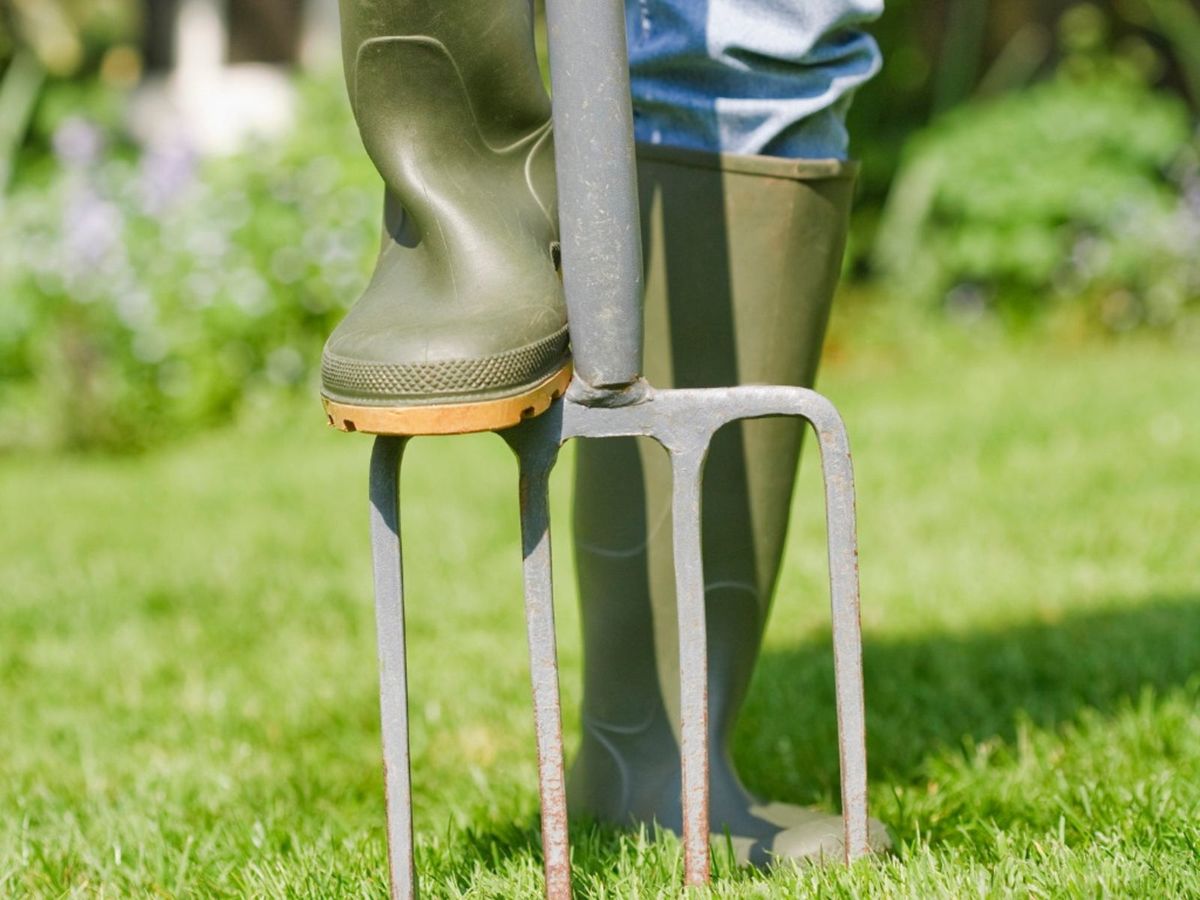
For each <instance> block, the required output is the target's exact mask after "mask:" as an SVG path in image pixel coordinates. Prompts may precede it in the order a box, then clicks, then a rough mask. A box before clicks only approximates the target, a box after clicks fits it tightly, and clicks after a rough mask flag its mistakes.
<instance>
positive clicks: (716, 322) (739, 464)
mask: <svg viewBox="0 0 1200 900" xmlns="http://www.w3.org/2000/svg"><path fill="white" fill-rule="evenodd" d="M852 174H853V170H852V167H851V166H850V165H848V164H845V163H839V162H834V161H815V162H814V161H797V160H785V159H777V158H768V157H748V156H733V155H728V154H722V155H716V154H703V153H696V152H691V151H680V150H671V149H664V148H657V147H656V148H650V147H642V148H639V181H640V195H641V202H642V207H643V210H642V218H643V228H642V234H643V236H644V237H643V240H644V241H645V243H646V254H645V256H646V269H647V271H646V375H647V377H648V378H649V380H650V382H651V384H653V385H655V386H656V387H689V388H692V387H717V386H727V385H735V384H748V383H761V384H788V385H801V386H810V385H811V384H812V383H813V378H814V375H815V373H816V368H817V361H818V358H819V356H820V350H821V342H822V338H823V335H824V332H825V325H826V321H827V318H828V313H829V307H830V300H831V297H832V295H833V290H834V285H835V282H836V280H837V276H838V272H839V268H840V265H841V259H842V252H843V248H844V244H845V235H846V225H847V218H848V211H849V206H850V198H851V188H852ZM804 427H806V426H804V425H803V423H801V422H800V421H799V420H796V419H770V420H759V421H754V422H747V423H743V424H737V425H733V426H730V427H727V428H726V429H723V430H722V431H721V432H720V433H719V434H718V435H717V437H716V439H715V440H714V443H713V445H712V448H711V452H710V453H709V456H708V462H707V465H706V468H705V472H704V494H703V504H702V507H703V552H704V574H705V583H706V586H707V594H706V602H707V611H708V653H709V666H710V674H709V729H710V732H709V741H710V759H711V784H712V799H711V807H710V809H711V823H712V829H713V832H714V841H719V842H720V843H724V840H725V836H726V835H727V836H728V837H729V838H730V839H731V842H732V846H733V848H734V850H735V852H736V855H737V857H738V858H739V860H741V861H743V862H750V863H754V864H758V865H761V864H765V863H767V862H769V861H770V860H771V859H772V858H775V857H780V856H782V857H789V858H803V857H816V856H821V855H829V856H836V857H838V858H840V856H841V853H842V823H841V818H840V817H838V816H831V815H828V814H825V813H819V812H815V811H811V810H807V809H803V808H801V807H796V806H788V805H786V804H780V803H770V804H768V803H764V802H762V801H760V800H758V799H757V798H754V797H752V796H751V795H750V794H749V792H747V791H746V789H745V788H744V787H743V786H742V784H741V782H740V781H739V779H738V776H737V774H736V772H735V771H734V768H733V762H732V757H731V754H730V735H731V732H732V730H733V726H734V723H735V721H736V719H737V715H738V711H739V710H740V709H741V706H742V703H743V700H744V699H745V696H746V691H747V688H748V687H749V684H750V677H751V674H752V672H753V670H754V665H755V662H756V660H757V659H758V655H759V650H760V647H761V643H762V637H763V628H764V624H765V622H766V618H767V613H768V610H769V608H770V604H771V596H772V592H773V590H774V586H775V581H776V576H777V573H778V571H779V564H780V558H781V554H782V552H783V546H784V538H785V534H786V531H787V522H788V511H789V507H790V504H791V496H792V487H793V482H794V479H795V474H796V468H797V464H798V461H799V453H800V444H801V435H802V433H803V428H804ZM576 460H577V465H576V482H575V554H576V565H577V568H578V577H579V590H580V596H581V603H582V616H583V637H584V696H583V729H582V730H583V740H582V745H581V749H580V752H579V755H578V757H577V759H576V761H575V763H574V766H573V768H572V771H571V773H570V779H569V790H568V793H569V796H570V799H571V805H572V809H573V812H576V813H583V814H586V815H590V816H592V817H594V818H597V819H599V820H601V821H608V822H613V823H618V824H622V823H629V822H631V821H632V822H644V823H651V822H657V823H658V824H659V825H661V826H663V827H666V828H668V829H671V830H673V831H676V832H678V831H679V829H680V826H681V810H680V762H679V742H678V722H679V673H678V646H677V643H676V624H675V623H676V613H675V598H674V572H673V569H672V559H671V474H670V466H669V462H668V459H667V456H666V454H665V452H664V451H663V450H662V449H661V448H659V447H658V446H657V445H655V444H653V443H652V442H649V441H644V442H643V441H635V440H634V439H625V440H603V441H582V442H580V443H579V446H578V450H577V456H576ZM872 840H873V843H874V844H875V845H876V846H881V845H882V844H883V843H884V842H885V841H886V833H885V832H884V830H883V828H882V826H881V825H879V824H878V823H876V822H872Z"/></svg>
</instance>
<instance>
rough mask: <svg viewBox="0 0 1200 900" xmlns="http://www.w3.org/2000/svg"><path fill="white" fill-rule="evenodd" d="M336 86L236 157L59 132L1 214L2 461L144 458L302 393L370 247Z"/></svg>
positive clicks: (362, 165)
mask: <svg viewBox="0 0 1200 900" xmlns="http://www.w3.org/2000/svg"><path fill="white" fill-rule="evenodd" d="M346 106H347V104H346V103H345V98H344V95H343V93H342V89H341V87H340V85H335V84H333V83H320V84H315V83H313V84H306V85H304V86H303V90H302V99H301V112H300V116H299V121H300V123H301V126H300V127H298V128H297V129H295V133H294V135H292V136H291V137H289V138H287V139H286V140H282V141H277V142H273V143H263V144H261V145H259V146H256V147H253V148H251V149H249V150H248V151H247V152H244V153H242V154H240V155H238V156H236V157H233V158H228V159H214V160H205V161H200V160H198V159H197V158H196V157H195V156H194V154H192V153H191V151H190V150H189V149H188V148H187V147H184V146H173V147H160V148H146V149H143V150H140V151H136V152H130V151H129V150H128V149H127V148H126V147H123V146H122V138H121V136H120V135H119V134H112V133H106V132H105V131H104V129H102V128H99V127H98V126H96V125H95V124H94V123H92V122H89V121H87V120H84V119H81V118H71V117H67V118H65V119H64V120H63V121H61V122H60V123H59V124H58V125H57V127H56V128H54V137H53V144H54V155H55V157H56V160H57V161H56V163H55V164H54V165H52V166H44V165H43V166H41V167H40V168H39V167H33V168H34V171H35V172H37V173H38V174H37V176H36V177H31V178H29V179H27V180H26V181H24V182H20V183H18V184H17V185H16V186H15V187H14V189H13V191H12V193H11V194H10V196H9V197H8V198H7V200H6V201H5V206H4V210H3V215H2V216H0V295H2V296H3V298H4V300H3V302H2V303H0V410H2V411H3V412H0V445H9V446H11V445H13V444H28V443H38V444H48V445H71V446H106V447H121V448H126V447H138V446H143V445H146V444H149V443H152V442H155V441H158V440H160V439H162V438H163V437H165V436H167V435H171V434H177V433H183V432H187V431H191V430H194V429H196V428H199V427H203V426H206V425H209V424H211V423H214V422H218V421H221V420H223V419H225V418H228V417H230V416H232V415H234V414H235V413H236V411H237V408H238V406H239V404H241V403H242V402H243V401H244V400H245V398H246V397H247V396H250V395H253V394H254V393H255V392H258V391H268V392H279V391H290V390H296V389H300V390H306V391H307V390H312V389H313V380H314V369H315V366H316V364H317V361H318V360H319V357H320V347H321V342H322V341H323V339H324V337H325V335H326V334H327V333H328V331H329V329H330V328H331V327H332V325H333V324H334V323H335V322H336V320H337V319H338V318H339V317H340V316H341V314H342V312H343V311H344V309H345V307H347V306H348V305H349V304H350V303H351V302H353V301H354V300H355V299H356V297H357V295H358V293H359V291H360V290H361V287H362V285H363V283H364V281H365V278H366V275H367V273H368V272H369V267H370V257H371V251H372V249H373V246H374V245H375V242H376V241H377V239H378V227H379V226H378V223H379V216H380V212H379V205H380V204H379V188H378V178H377V176H376V175H375V173H374V170H373V169H372V168H371V166H370V163H369V162H368V161H367V160H366V158H365V154H363V153H362V150H361V147H359V145H358V143H357V139H356V138H354V136H353V128H352V125H351V124H350V120H349V113H348V111H347V110H346Z"/></svg>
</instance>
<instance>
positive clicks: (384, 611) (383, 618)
mask: <svg viewBox="0 0 1200 900" xmlns="http://www.w3.org/2000/svg"><path fill="white" fill-rule="evenodd" d="M407 443H408V438H406V437H394V436H389V435H380V436H379V437H377V438H376V439H375V446H374V447H373V448H372V450H371V475H370V498H371V555H372V559H373V562H374V568H375V640H376V642H377V644H378V647H379V712H380V720H381V731H382V732H383V780H384V788H385V792H386V796H387V848H388V872H389V877H390V888H391V890H390V893H391V896H392V900H412V898H414V897H416V895H417V887H416V872H415V869H414V863H413V820H412V770H411V767H410V765H409V742H408V663H407V660H406V658H405V657H406V651H405V643H406V641H405V634H404V571H403V568H404V563H403V558H402V554H401V549H400V462H401V460H402V459H403V456H404V447H405V445H406V444H407Z"/></svg>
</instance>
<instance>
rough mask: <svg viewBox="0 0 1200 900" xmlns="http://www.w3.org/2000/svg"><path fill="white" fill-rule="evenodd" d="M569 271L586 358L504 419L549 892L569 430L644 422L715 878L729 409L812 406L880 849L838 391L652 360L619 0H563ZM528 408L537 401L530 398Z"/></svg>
mask: <svg viewBox="0 0 1200 900" xmlns="http://www.w3.org/2000/svg"><path fill="white" fill-rule="evenodd" d="M547 7H548V9H547V23H548V26H549V36H550V63H551V78H552V83H553V86H554V129H555V141H556V151H555V157H556V165H557V172H558V193H559V214H560V215H559V217H560V221H561V232H562V233H561V240H562V247H561V252H562V262H563V282H564V288H565V291H566V297H567V307H568V318H569V321H570V324H571V336H572V352H573V355H574V361H575V375H574V378H573V380H572V382H571V384H570V386H569V387H568V389H567V392H566V395H565V396H564V397H562V398H556V402H554V403H553V405H552V406H551V407H550V409H549V410H548V411H546V412H545V413H543V414H541V415H538V416H536V417H532V418H529V419H527V420H526V421H524V422H522V423H521V424H520V425H517V426H516V427H514V428H511V429H506V430H504V431H502V432H500V434H501V436H502V437H503V438H504V439H505V440H506V441H507V443H508V444H509V446H510V447H511V448H512V449H513V451H514V452H515V453H516V456H517V460H518V466H519V484H520V507H521V541H522V553H523V557H524V588H525V616H526V627H527V636H528V643H529V654H530V672H531V679H532V686H533V699H534V719H535V726H536V732H537V750H538V780H539V789H540V794H541V813H542V822H541V825H542V853H543V860H544V867H545V883H546V896H547V897H550V898H554V900H560V898H567V897H569V896H570V894H571V878H570V847H569V843H568V836H567V806H566V789H565V781H564V776H563V744H562V722H561V711H560V704H559V690H558V663H557V651H556V647H555V632H554V603H553V585H552V578H551V564H550V516H549V492H548V488H549V476H550V471H551V469H552V468H553V466H554V463H555V461H556V459H557V456H558V452H559V449H560V447H561V446H562V445H563V443H564V442H565V441H567V440H568V439H570V438H575V437H582V438H608V437H627V436H645V437H649V438H652V439H653V440H655V441H657V442H658V443H659V444H661V445H662V446H663V447H664V448H665V449H666V450H667V452H668V453H669V455H670V458H671V465H672V478H673V498H672V514H673V523H674V525H673V528H674V533H673V541H674V564H675V583H676V596H677V603H678V607H679V615H678V629H679V664H680V684H681V697H680V708H681V728H680V745H681V759H682V774H683V782H682V789H683V797H682V800H683V847H684V860H685V881H686V883H687V884H688V885H699V884H704V883H706V882H707V881H708V879H709V868H710V855H709V840H710V833H709V784H708V765H709V763H708V741H707V730H708V728H707V720H708V693H707V682H708V674H707V669H708V661H707V640H706V623H705V590H704V574H703V559H702V554H701V519H700V499H701V481H702V474H703V468H704V460H705V455H706V453H707V451H708V446H709V442H710V441H711V440H712V437H713V435H714V434H715V433H716V432H717V431H718V430H719V429H720V428H721V427H722V426H723V425H726V424H728V423H730V422H734V421H737V420H741V419H753V418H763V417H768V416H799V417H801V418H803V419H806V420H807V421H808V422H810V423H811V424H812V426H813V429H814V430H815V432H816V436H817V442H818V445H819V450H820V456H821V466H822V472H823V476H824V483H825V503H826V519H827V526H828V535H827V539H828V549H829V575H830V593H831V602H832V621H833V647H834V683H835V693H836V702H837V719H838V743H839V758H840V767H841V793H842V817H843V824H844V846H845V857H846V860H847V861H848V862H849V861H851V860H853V859H855V858H857V857H860V856H862V855H864V854H866V853H867V851H868V845H867V792H866V791H867V766H866V742H865V740H866V739H865V713H864V702H863V682H862V647H861V632H860V624H859V596H858V550H857V540H856V533H855V512H854V482H853V471H852V466H851V461H850V450H849V444H848V441H847V436H846V430H845V427H844V425H843V424H842V420H841V417H840V416H839V415H838V412H837V410H836V409H835V408H834V406H833V405H832V404H831V403H830V402H829V401H828V400H826V399H825V398H824V397H822V396H821V395H820V394H817V393H816V392H814V391H811V390H808V389H806V388H799V387H773V386H741V387H729V388H704V389H690V390H655V389H654V388H652V387H651V386H650V385H649V384H647V383H646V382H645V380H644V379H643V378H642V377H641V371H640V370H641V357H642V316H641V278H642V263H641V238H640V235H639V215H638V200H637V180H636V168H635V166H636V164H635V158H634V143H633V114H632V107H631V100H630V90H629V73H628V63H627V58H626V47H625V23H624V11H623V6H622V4H621V2H620V0H602V2H598V0H548V2H547ZM529 412H530V414H531V415H532V413H533V412H534V411H533V410H530V411H529ZM410 437H411V435H394V434H392V435H380V436H379V437H378V438H377V439H376V443H375V448H374V452H373V454H372V457H371V478H370V495H371V507H372V509H371V535H372V546H373V553H374V563H375V598H376V614H377V625H378V645H379V662H380V702H381V712H382V731H383V753H384V771H385V780H386V787H387V820H388V861H389V866H390V871H391V894H392V897H393V898H405V900H407V898H410V897H413V896H415V892H416V873H415V869H414V862H413V825H412V784H411V775H410V767H409V741H408V728H409V723H408V689H407V674H406V663H405V640H404V593H403V577H402V562H401V549H400V497H399V469H400V462H401V457H402V454H403V450H404V447H405V444H406V443H407V441H408V440H409V438H410Z"/></svg>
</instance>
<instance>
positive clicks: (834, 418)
mask: <svg viewBox="0 0 1200 900" xmlns="http://www.w3.org/2000/svg"><path fill="white" fill-rule="evenodd" d="M821 399H822V400H824V398H821ZM810 421H811V422H812V424H813V429H814V430H815V431H816V433H817V441H818V443H819V445H820V450H821V468H822V471H823V473H824V481H825V518H826V522H827V525H826V528H827V532H828V534H827V541H828V544H829V593H830V606H831V616H832V621H833V671H834V693H835V696H836V699H837V719H838V756H839V759H840V768H841V775H842V822H843V826H844V829H845V835H844V839H845V845H846V862H847V863H850V862H853V861H854V860H855V859H858V858H859V857H862V856H865V855H866V854H867V853H868V852H869V850H870V848H869V845H868V843H867V736H866V709H865V700H864V697H863V673H862V622H861V617H860V607H859V586H858V538H857V528H856V523H855V509H854V464H853V462H852V461H851V459H850V441H849V438H848V436H847V434H846V426H845V424H844V423H843V422H842V417H841V416H840V415H839V414H838V412H837V409H836V408H834V406H833V404H831V403H829V402H828V401H825V402H824V403H823V404H821V410H820V414H819V415H815V416H813V417H811V418H810Z"/></svg>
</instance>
